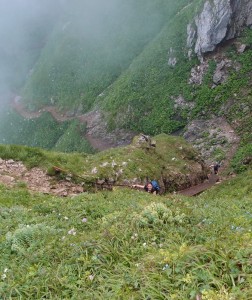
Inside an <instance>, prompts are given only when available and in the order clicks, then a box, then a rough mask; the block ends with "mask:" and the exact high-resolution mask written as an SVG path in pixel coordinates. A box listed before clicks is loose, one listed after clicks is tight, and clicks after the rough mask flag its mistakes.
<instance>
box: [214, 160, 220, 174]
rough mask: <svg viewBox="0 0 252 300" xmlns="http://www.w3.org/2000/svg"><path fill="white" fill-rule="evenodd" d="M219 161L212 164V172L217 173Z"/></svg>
mask: <svg viewBox="0 0 252 300" xmlns="http://www.w3.org/2000/svg"><path fill="white" fill-rule="evenodd" d="M220 166H221V165H220V163H218V162H216V163H215V164H214V165H213V170H214V174H216V175H217V174H218V172H219V168H220Z"/></svg>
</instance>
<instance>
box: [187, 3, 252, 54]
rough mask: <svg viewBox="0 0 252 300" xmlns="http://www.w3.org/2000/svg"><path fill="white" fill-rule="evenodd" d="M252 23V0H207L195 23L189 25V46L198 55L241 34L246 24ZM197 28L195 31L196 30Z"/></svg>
mask: <svg viewBox="0 0 252 300" xmlns="http://www.w3.org/2000/svg"><path fill="white" fill-rule="evenodd" d="M251 25H252V0H213V1H206V2H205V4H204V7H203V10H202V12H201V13H200V14H199V15H198V16H196V18H195V20H194V24H189V25H188V26H187V47H188V48H189V49H192V47H193V41H194V40H196V42H195V48H194V51H195V53H196V54H197V55H198V57H202V54H204V53H207V52H210V51H213V50H214V49H215V47H216V46H217V45H218V44H220V43H221V42H222V41H226V40H229V39H232V38H235V37H237V36H239V34H240V33H241V31H242V29H243V28H244V27H245V26H251ZM194 30H195V32H194Z"/></svg>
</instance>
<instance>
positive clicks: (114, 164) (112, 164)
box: [111, 160, 117, 168]
mask: <svg viewBox="0 0 252 300" xmlns="http://www.w3.org/2000/svg"><path fill="white" fill-rule="evenodd" d="M111 166H112V168H114V167H115V166H117V163H116V162H115V161H114V160H113V161H112V163H111Z"/></svg>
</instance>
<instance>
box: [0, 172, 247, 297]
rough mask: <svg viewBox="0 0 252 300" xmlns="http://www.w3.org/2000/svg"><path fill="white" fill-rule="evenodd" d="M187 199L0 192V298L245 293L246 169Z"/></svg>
mask: <svg viewBox="0 0 252 300" xmlns="http://www.w3.org/2000/svg"><path fill="white" fill-rule="evenodd" d="M244 175H245V176H242V177H237V178H235V179H233V180H232V181H228V182H226V183H223V184H221V185H219V186H217V187H214V188H212V189H211V190H210V191H209V192H205V193H204V194H203V195H202V196H199V197H197V198H190V199H189V198H186V197H182V196H179V195H177V196H171V195H167V196H165V197H163V196H156V197H155V196H152V195H148V194H147V193H144V192H138V191H133V190H130V189H125V188H117V189H115V190H114V192H101V193H96V194H87V193H85V194H82V195H80V196H78V197H74V198H56V197H51V196H43V195H31V194H30V193H28V192H27V191H26V190H25V189H24V188H23V189H11V190H8V189H6V188H4V187H3V186H1V187H0V192H1V193H0V220H1V222H0V232H1V237H0V249H1V261H0V275H1V278H0V294H1V297H2V298H3V299H23V298H24V299H27V300H29V299H32V300H33V299H42V298H46V299H173V300H176V299H177V300H181V299H185V300H186V299H188V300H189V299H195V298H196V296H197V295H201V299H202V300H209V299H211V300H219V299H222V300H225V299H226V300H229V299H235V300H238V299H239V300H247V299H250V298H251V297H252V289H251V284H252V282H251V251H252V239H251V238H252V236H251V225H252V218H251V216H252V204H251V196H252V190H251V182H250V178H251V175H252V173H251V171H250V172H248V173H246V174H244Z"/></svg>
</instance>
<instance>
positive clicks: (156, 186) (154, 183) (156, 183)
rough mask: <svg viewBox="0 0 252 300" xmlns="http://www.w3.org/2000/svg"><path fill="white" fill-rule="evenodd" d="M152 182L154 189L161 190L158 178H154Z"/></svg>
mask: <svg viewBox="0 0 252 300" xmlns="http://www.w3.org/2000/svg"><path fill="white" fill-rule="evenodd" d="M151 184H152V186H153V189H154V190H155V191H157V192H160V186H159V184H158V182H157V181H156V180H152V181H151Z"/></svg>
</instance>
